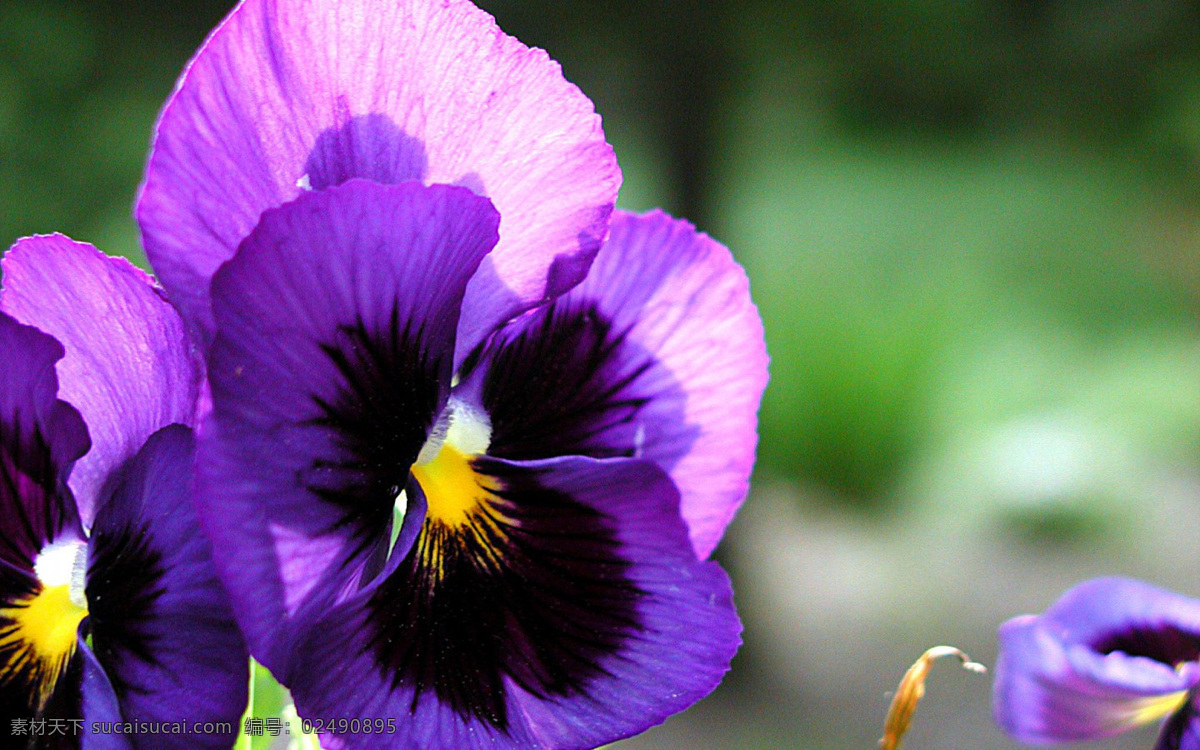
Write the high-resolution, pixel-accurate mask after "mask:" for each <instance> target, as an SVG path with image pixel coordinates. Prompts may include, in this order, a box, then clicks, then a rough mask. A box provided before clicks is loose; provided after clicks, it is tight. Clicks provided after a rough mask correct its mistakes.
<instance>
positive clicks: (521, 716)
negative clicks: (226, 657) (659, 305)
mask: <svg viewBox="0 0 1200 750" xmlns="http://www.w3.org/2000/svg"><path fill="white" fill-rule="evenodd" d="M470 465H471V467H472V471H473V472H476V474H477V476H478V477H480V478H481V479H480V481H481V482H483V483H485V484H486V485H487V486H488V487H489V488H490V489H489V490H488V491H487V492H485V493H484V495H483V496H481V497H480V498H478V499H477V502H478V505H477V506H476V507H475V508H474V510H473V511H472V513H473V515H471V516H470V517H469V519H467V520H461V521H450V520H448V518H449V517H451V516H452V515H453V514H452V513H451V512H450V511H448V510H447V509H446V508H445V507H439V504H441V503H445V502H446V500H447V498H446V497H441V496H439V493H440V492H441V491H442V489H444V488H442V487H439V486H434V487H433V489H432V490H430V493H429V494H430V498H429V500H428V504H429V511H428V512H427V513H424V514H423V518H424V521H423V524H422V528H421V533H420V536H419V537H418V538H417V540H416V543H415V544H414V545H413V546H412V547H411V548H410V549H408V550H407V552H404V551H403V550H402V549H401V548H399V547H398V548H397V550H398V552H400V555H397V556H396V557H395V558H394V559H393V560H392V561H390V562H389V567H388V569H387V570H386V571H385V574H384V575H383V576H381V577H380V578H379V579H377V580H376V581H375V582H373V583H372V584H371V585H369V586H368V587H366V588H365V589H364V590H363V591H361V592H360V593H358V594H357V595H356V596H354V597H353V598H351V599H349V600H347V601H346V602H344V603H342V604H340V605H338V606H335V607H333V608H331V609H330V610H329V611H328V612H327V613H326V614H325V615H324V616H322V617H321V618H319V619H316V620H314V621H313V622H312V623H310V625H309V627H308V629H307V631H306V632H305V633H304V635H303V637H302V638H301V639H300V640H298V642H297V644H296V649H295V651H294V657H293V659H292V661H291V663H290V664H288V665H286V667H285V668H284V669H282V670H281V671H280V672H279V673H278V674H279V675H280V676H281V678H282V680H283V681H284V682H285V683H288V684H289V686H290V687H291V689H292V693H293V695H294V696H295V698H296V702H297V707H298V709H299V711H300V713H301V715H303V716H308V717H314V718H315V717H334V718H340V717H346V718H352V717H359V718H361V717H370V718H376V717H394V718H396V719H397V729H398V732H397V734H396V735H394V736H389V737H388V742H389V743H390V744H394V745H395V746H396V747H422V748H428V749H430V750H433V749H435V748H454V750H460V749H461V750H468V749H470V748H492V747H497V746H504V747H553V748H562V749H564V750H565V749H569V748H591V747H596V746H598V745H601V744H604V743H605V742H610V741H613V740H616V739H619V738H621V737H626V736H629V735H632V734H635V733H637V732H640V731H642V730H644V729H646V728H648V727H649V726H652V725H654V724H657V723H659V722H661V721H663V720H664V719H665V718H666V717H667V716H669V715H671V714H672V713H675V712H677V711H680V710H682V709H684V708H686V707H687V706H689V705H691V704H692V703H694V702H695V701H697V700H699V699H700V698H702V697H703V696H705V695H706V694H708V693H709V692H710V691H711V690H712V689H713V688H714V687H715V686H716V685H717V683H718V682H719V681H720V680H721V678H722V676H723V675H724V674H725V672H726V670H727V669H728V667H729V661H730V659H731V658H732V656H733V654H734V652H735V651H736V650H737V647H738V644H739V642H740V638H739V633H740V630H741V625H740V623H739V621H738V618H737V615H736V613H735V611H734V608H733V603H732V597H731V592H730V589H729V582H728V579H727V578H726V576H725V574H724V572H723V571H721V569H720V568H719V567H717V566H716V565H715V564H714V563H709V562H701V561H699V560H697V558H696V556H695V553H694V552H693V551H692V547H691V544H690V542H689V540H688V536H687V529H686V526H685V525H684V523H683V521H682V519H681V518H680V517H679V511H678V492H677V491H676V489H675V488H674V486H673V485H672V483H671V482H670V480H669V479H668V478H667V477H666V475H665V474H663V473H662V471H661V470H660V469H658V468H657V467H656V466H654V465H653V464H651V463H649V462H644V461H631V460H624V459H618V460H609V461H596V460H592V459H587V458H570V459H557V460H552V461H543V462H535V463H515V462H507V461H501V460H497V459H487V458H480V459H475V460H474V461H473V462H472V463H471V464H470ZM480 486H483V485H480ZM396 558H402V559H396ZM339 740H340V741H341V743H342V744H343V745H344V746H346V747H354V748H370V747H377V746H378V744H377V743H378V739H377V738H375V737H372V736H371V735H369V734H354V733H340V736H339Z"/></svg>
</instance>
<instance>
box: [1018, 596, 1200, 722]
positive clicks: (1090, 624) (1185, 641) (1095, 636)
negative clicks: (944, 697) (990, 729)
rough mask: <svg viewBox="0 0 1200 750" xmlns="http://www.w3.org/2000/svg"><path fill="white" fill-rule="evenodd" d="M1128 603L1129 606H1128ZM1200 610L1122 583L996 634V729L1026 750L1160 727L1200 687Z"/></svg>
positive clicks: (1183, 600) (1074, 598)
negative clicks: (1199, 624) (1028, 745)
mask: <svg viewBox="0 0 1200 750" xmlns="http://www.w3.org/2000/svg"><path fill="white" fill-rule="evenodd" d="M1126 597H1128V598H1126ZM1197 612H1200V602H1196V601H1194V600H1188V599H1186V598H1185V597H1181V596H1179V595H1178V594H1173V593H1171V592H1167V591H1163V590H1161V589H1156V588H1154V587H1152V586H1148V585H1146V584H1141V583H1138V582H1136V581H1130V580H1128V579H1116V578H1108V579H1097V580H1094V581H1088V582H1086V583H1084V584H1081V585H1080V586H1077V587H1075V588H1074V589H1072V590H1071V591H1068V592H1067V593H1066V594H1065V595H1064V596H1063V598H1062V599H1060V600H1059V602H1058V603H1056V604H1055V605H1054V606H1053V607H1051V608H1050V609H1049V610H1048V611H1047V613H1046V614H1045V615H1044V616H1039V617H1035V616H1029V615H1026V616H1023V617H1018V618H1014V619H1013V620H1010V621H1009V622H1007V623H1005V624H1004V625H1003V626H1001V628H1000V654H999V656H998V657H997V663H996V682H995V704H994V708H995V715H996V721H997V723H999V724H1000V726H1001V727H1003V728H1004V729H1005V730H1006V731H1008V732H1009V733H1010V734H1011V735H1013V736H1014V737H1015V738H1017V739H1019V740H1021V741H1025V742H1069V741H1080V740H1090V739H1098V738H1101V737H1107V736H1110V735H1113V734H1116V733H1119V732H1122V731H1125V730H1127V729H1130V728H1132V727H1134V726H1138V725H1141V724H1144V723H1147V722H1150V721H1155V720H1158V719H1161V718H1163V717H1165V716H1167V715H1168V714H1170V713H1172V712H1174V711H1175V710H1177V709H1178V708H1180V707H1182V706H1183V705H1184V704H1185V702H1186V701H1187V699H1188V695H1189V692H1188V691H1190V690H1192V689H1193V688H1195V687H1196V685H1197V684H1200V665H1197V664H1196V663H1195V660H1196V658H1197V656H1200V630H1196V629H1195V624H1196V614H1197Z"/></svg>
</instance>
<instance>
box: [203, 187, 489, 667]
mask: <svg viewBox="0 0 1200 750" xmlns="http://www.w3.org/2000/svg"><path fill="white" fill-rule="evenodd" d="M498 221H499V217H498V216H497V214H496V212H495V210H494V209H493V208H492V206H491V204H490V203H489V202H488V201H487V200H486V199H484V198H480V197H478V196H477V195H475V194H474V193H472V192H471V191H469V190H467V189H465V188H457V187H449V186H432V187H426V186H423V185H421V184H420V183H412V182H410V183H405V184H402V185H394V186H392V185H381V184H378V183H374V182H368V181H365V180H352V181H349V182H347V183H344V184H343V185H341V186H338V187H334V188H330V189H328V190H325V191H320V192H312V193H306V194H304V195H302V196H301V197H300V198H298V199H297V200H295V201H294V202H292V203H289V204H287V205H285V206H283V207H281V208H279V209H275V210H272V211H268V212H267V213H266V214H265V215H264V217H263V220H262V222H261V223H260V224H259V226H258V227H257V228H256V230H255V231H254V233H253V234H251V236H250V237H249V238H248V239H247V240H246V241H245V242H244V243H243V245H242V247H241V249H240V250H239V252H238V254H237V256H236V257H235V258H234V259H233V260H232V261H230V262H229V263H228V264H226V265H225V267H224V268H222V270H221V271H220V272H219V273H218V274H217V276H216V278H215V280H214V282H213V305H214V311H215V313H216V322H217V335H216V339H215V341H214V343H213V346H212V348H211V350H210V354H209V361H208V365H209V378H210V383H211V387H212V400H213V410H212V413H211V415H210V418H209V419H208V420H207V421H206V422H205V424H204V427H203V432H202V436H201V447H200V480H199V481H200V493H201V501H202V502H201V508H202V515H203V522H204V524H205V526H206V528H207V530H208V532H209V534H210V535H211V537H212V539H213V541H214V547H215V548H216V550H217V564H218V567H219V569H220V572H221V575H222V577H223V579H224V580H225V582H226V583H227V584H228V587H229V589H230V592H231V594H232V596H233V599H234V604H235V609H236V611H237V612H238V614H239V617H240V623H241V625H242V627H243V629H244V630H245V632H246V634H247V637H248V639H249V640H250V644H251V648H252V650H253V651H254V653H255V655H256V656H257V658H258V659H259V660H260V661H262V662H263V663H264V664H266V665H267V666H268V667H271V668H272V669H275V668H276V665H277V664H278V662H279V660H280V659H281V658H282V656H277V655H275V654H274V653H273V651H272V649H273V648H275V647H277V646H279V644H283V645H284V646H285V647H286V645H287V642H288V640H289V638H288V637H287V636H286V631H287V630H288V628H289V627H290V625H289V623H290V622H291V621H292V619H293V618H295V617H297V616H298V614H299V613H300V611H301V610H303V609H304V608H305V607H310V606H318V607H319V606H323V605H327V604H328V603H329V601H328V600H329V599H330V598H331V597H338V596H341V595H343V593H344V591H343V590H344V589H346V588H347V587H348V588H349V589H350V590H353V588H354V586H355V585H356V583H357V581H358V579H359V576H360V575H361V572H362V569H363V566H365V565H366V564H367V563H368V562H369V561H370V560H371V559H373V558H374V556H376V555H377V554H378V553H379V552H381V551H383V552H386V549H383V550H381V545H383V546H386V544H387V542H388V529H389V526H390V519H391V518H392V513H393V506H394V504H395V501H396V498H397V497H398V495H399V494H400V492H401V490H402V489H403V488H404V486H405V484H406V482H407V475H408V467H409V466H410V465H411V464H412V463H413V461H415V459H416V457H417V453H418V451H419V450H420V449H421V446H422V444H423V443H424V442H425V440H426V438H427V436H428V434H429V431H430V430H431V429H432V427H433V424H434V420H435V418H436V417H437V415H438V413H439V412H440V411H441V409H442V406H443V405H444V404H445V402H446V398H447V394H448V392H449V382H450V372H451V365H452V352H453V350H454V332H455V326H456V325H457V322H458V312H459V308H460V306H461V304H462V299H463V294H464V291H465V288H466V285H467V281H468V280H469V279H470V278H471V276H472V274H473V273H474V272H475V270H476V268H477V267H478V265H479V263H480V261H481V260H482V259H483V258H484V256H485V255H486V254H487V253H488V251H489V250H490V249H491V248H492V247H493V245H494V243H495V242H496V237H497V224H498Z"/></svg>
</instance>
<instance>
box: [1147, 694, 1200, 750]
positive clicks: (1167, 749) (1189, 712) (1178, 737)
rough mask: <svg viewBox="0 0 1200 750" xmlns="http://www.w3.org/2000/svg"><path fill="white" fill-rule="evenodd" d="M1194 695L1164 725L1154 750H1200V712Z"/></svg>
mask: <svg viewBox="0 0 1200 750" xmlns="http://www.w3.org/2000/svg"><path fill="white" fill-rule="evenodd" d="M1196 701H1197V697H1196V696H1195V695H1192V696H1191V698H1189V700H1188V702H1187V705H1185V706H1184V707H1183V709H1182V710H1179V711H1176V712H1175V713H1174V714H1172V715H1171V716H1170V718H1168V719H1167V720H1166V722H1165V723H1163V727H1162V731H1160V732H1159V733H1158V742H1156V743H1155V745H1154V750H1200V710H1198V707H1197V705H1196Z"/></svg>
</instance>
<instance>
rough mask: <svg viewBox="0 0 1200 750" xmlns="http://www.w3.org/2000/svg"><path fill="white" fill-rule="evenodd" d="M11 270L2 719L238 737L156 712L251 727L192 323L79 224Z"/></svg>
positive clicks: (3, 474)
mask: <svg viewBox="0 0 1200 750" xmlns="http://www.w3.org/2000/svg"><path fill="white" fill-rule="evenodd" d="M3 285H4V288H3V292H2V294H0V506H3V507H0V706H2V707H3V709H2V711H0V712H2V713H3V714H4V715H3V716H2V717H0V720H2V721H3V724H4V726H5V727H6V729H7V730H8V731H17V730H16V729H15V728H16V727H18V724H19V722H30V721H32V720H39V721H40V720H45V721H46V722H47V723H46V724H44V725H43V726H54V727H56V728H57V729H59V730H62V731H61V732H58V731H38V732H37V733H30V734H28V735H27V736H26V740H27V743H26V744H28V746H29V747H80V746H82V747H96V748H98V747H104V748H142V747H145V748H149V747H153V748H165V747H180V748H185V747H186V748H192V747H213V748H218V747H228V746H229V745H230V743H231V742H232V740H233V737H234V732H235V729H233V728H231V729H230V730H228V731H225V732H217V733H213V732H211V731H210V729H211V728H207V729H204V731H203V732H198V731H195V730H187V729H185V730H183V731H182V732H179V733H177V734H165V733H159V731H158V730H156V729H155V727H156V726H158V724H159V723H161V722H168V723H172V724H173V727H174V728H180V727H181V726H182V724H183V723H184V722H186V723H187V725H188V726H189V727H190V726H192V725H194V724H196V723H198V722H228V723H229V726H230V727H235V726H236V722H237V720H238V717H239V716H240V715H241V713H242V711H243V709H244V707H245V704H246V688H247V680H248V672H247V663H248V662H247V659H248V655H247V653H246V647H245V644H244V642H243V640H242V638H241V636H240V634H239V632H238V629H237V625H236V623H235V621H234V619H233V615H232V612H230V609H229V605H228V601H227V599H226V596H225V593H224V591H223V590H222V587H221V585H220V583H219V581H218V580H217V577H216V573H215V571H214V570H213V568H212V561H211V550H210V546H209V542H208V541H207V540H206V539H205V538H204V537H203V535H198V534H196V533H195V532H196V527H197V518H196V514H195V510H194V507H193V498H192V495H193V491H192V487H193V484H194V482H193V465H194V442H195V441H194V439H193V437H192V431H191V429H189V427H188V425H190V424H191V423H192V422H193V421H194V412H195V403H196V397H197V394H198V392H199V388H200V380H201V372H202V371H201V369H200V367H199V365H198V361H197V360H196V358H195V356H194V355H193V354H192V352H191V350H190V347H189V346H188V344H187V339H186V336H185V329H184V326H183V322H182V320H180V318H179V316H178V315H177V314H176V312H175V311H174V309H173V308H172V307H171V306H170V305H169V304H168V303H167V302H166V300H165V299H164V297H163V295H162V292H161V290H159V289H157V288H156V287H155V286H154V285H153V283H152V282H151V280H150V278H149V277H148V276H146V274H144V273H143V272H141V271H139V270H138V269H136V268H134V267H133V266H132V265H130V264H129V263H128V262H127V261H125V260H123V259H115V258H108V257H105V256H104V255H102V254H101V253H99V252H98V251H97V250H96V249H95V248H93V247H91V246H90V245H84V244H81V243H76V242H72V241H71V240H69V239H67V238H66V237H63V236H61V235H53V236H45V237H31V238H26V239H24V240H21V241H20V242H18V243H17V244H16V245H14V246H13V248H12V249H11V250H10V251H9V252H8V253H7V254H6V255H5V257H4V260H3ZM80 720H82V724H75V723H72V722H78V721H80ZM94 722H116V723H125V722H144V724H143V730H144V731H143V733H142V734H137V735H130V734H117V733H114V732H119V731H120V730H119V728H116V729H114V728H113V727H112V726H111V725H107V724H100V725H99V727H98V731H96V732H95V733H93V731H94V730H96V729H97V725H95V724H94ZM105 727H108V728H107V729H106V728H105ZM145 732H150V733H149V734H147V733H145ZM18 741H20V742H24V740H18Z"/></svg>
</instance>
